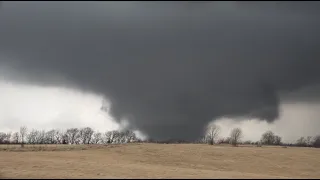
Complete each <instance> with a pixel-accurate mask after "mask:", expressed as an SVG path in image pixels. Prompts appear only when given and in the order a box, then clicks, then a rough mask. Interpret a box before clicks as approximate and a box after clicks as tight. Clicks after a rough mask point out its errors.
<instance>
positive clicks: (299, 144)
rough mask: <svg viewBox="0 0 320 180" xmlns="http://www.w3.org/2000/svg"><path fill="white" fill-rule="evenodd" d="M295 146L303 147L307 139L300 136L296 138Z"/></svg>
mask: <svg viewBox="0 0 320 180" xmlns="http://www.w3.org/2000/svg"><path fill="white" fill-rule="evenodd" d="M296 144H297V146H301V147H305V146H307V141H306V139H305V138H304V137H300V138H299V139H298V140H297V143H296Z"/></svg>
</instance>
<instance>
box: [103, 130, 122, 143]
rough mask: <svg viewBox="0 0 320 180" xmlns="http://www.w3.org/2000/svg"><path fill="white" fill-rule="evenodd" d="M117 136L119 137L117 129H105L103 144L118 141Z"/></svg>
mask: <svg viewBox="0 0 320 180" xmlns="http://www.w3.org/2000/svg"><path fill="white" fill-rule="evenodd" d="M119 137H120V133H119V131H116V130H113V131H107V132H106V133H105V134H104V143H105V144H112V143H117V142H118V141H119Z"/></svg>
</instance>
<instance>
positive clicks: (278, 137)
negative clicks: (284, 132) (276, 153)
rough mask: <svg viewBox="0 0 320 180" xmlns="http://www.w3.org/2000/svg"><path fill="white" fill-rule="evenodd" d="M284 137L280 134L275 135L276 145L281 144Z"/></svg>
mask: <svg viewBox="0 0 320 180" xmlns="http://www.w3.org/2000/svg"><path fill="white" fill-rule="evenodd" d="M281 140H282V138H281V137H280V136H274V143H273V144H274V145H281V144H282V142H281Z"/></svg>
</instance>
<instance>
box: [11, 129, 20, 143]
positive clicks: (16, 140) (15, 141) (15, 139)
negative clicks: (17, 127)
mask: <svg viewBox="0 0 320 180" xmlns="http://www.w3.org/2000/svg"><path fill="white" fill-rule="evenodd" d="M19 137H20V135H19V132H15V133H13V135H12V141H13V143H14V144H18V143H19Z"/></svg>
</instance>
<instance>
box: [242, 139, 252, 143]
mask: <svg viewBox="0 0 320 180" xmlns="http://www.w3.org/2000/svg"><path fill="white" fill-rule="evenodd" d="M243 144H252V141H250V140H247V141H245V142H243Z"/></svg>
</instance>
